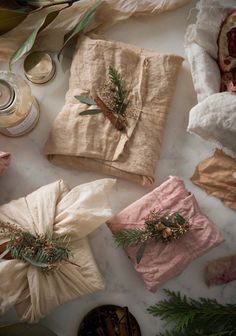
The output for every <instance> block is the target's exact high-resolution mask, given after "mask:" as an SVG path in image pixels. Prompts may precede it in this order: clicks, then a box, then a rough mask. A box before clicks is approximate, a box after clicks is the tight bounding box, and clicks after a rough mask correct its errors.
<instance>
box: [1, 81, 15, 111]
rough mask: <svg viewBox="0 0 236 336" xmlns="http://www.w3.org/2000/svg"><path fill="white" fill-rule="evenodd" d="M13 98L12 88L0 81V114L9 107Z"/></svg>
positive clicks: (5, 82)
mask: <svg viewBox="0 0 236 336" xmlns="http://www.w3.org/2000/svg"><path fill="white" fill-rule="evenodd" d="M14 96H15V91H14V89H13V88H12V86H11V85H10V84H9V83H8V82H7V81H5V80H3V79H0V112H1V110H5V109H6V108H7V107H9V106H10V105H11V104H12V102H13V100H14Z"/></svg>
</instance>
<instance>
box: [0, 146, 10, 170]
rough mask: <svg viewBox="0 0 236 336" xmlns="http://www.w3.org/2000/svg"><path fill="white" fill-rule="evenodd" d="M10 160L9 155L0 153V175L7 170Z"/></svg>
mask: <svg viewBox="0 0 236 336" xmlns="http://www.w3.org/2000/svg"><path fill="white" fill-rule="evenodd" d="M10 160H11V154H10V153H5V152H2V151H0V175H2V174H3V173H4V171H5V170H6V169H7V168H8V166H9V164H10Z"/></svg>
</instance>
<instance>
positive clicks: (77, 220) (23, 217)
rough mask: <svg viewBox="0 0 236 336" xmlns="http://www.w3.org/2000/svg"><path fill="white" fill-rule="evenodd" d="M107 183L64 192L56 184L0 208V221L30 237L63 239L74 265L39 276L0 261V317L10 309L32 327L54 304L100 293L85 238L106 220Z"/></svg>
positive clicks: (29, 267)
mask: <svg viewBox="0 0 236 336" xmlns="http://www.w3.org/2000/svg"><path fill="white" fill-rule="evenodd" d="M113 184H114V180H112V179H104V180H98V181H94V182H91V183H86V184H83V185H80V186H77V187H75V188H73V189H72V190H70V189H69V188H68V186H67V185H66V184H65V183H64V182H63V181H62V180H60V181H57V182H54V183H51V184H49V185H46V186H44V187H42V188H40V189H38V190H36V191H35V192H33V193H31V194H29V195H28V196H26V197H22V198H20V199H18V200H14V201H11V202H10V203H8V204H5V205H3V206H1V207H0V220H1V221H2V222H8V223H17V225H18V226H20V227H21V228H22V229H23V230H25V231H30V232H31V233H32V234H34V235H37V234H38V235H43V234H46V233H47V234H50V235H53V236H54V237H62V238H63V237H66V238H68V239H69V242H70V246H71V250H72V253H73V259H72V260H73V262H75V263H76V264H77V265H79V267H78V266H76V265H74V264H71V263H63V264H62V265H60V267H59V268H58V269H55V270H53V271H50V272H48V273H43V272H42V271H41V270H40V269H39V268H37V267H35V266H32V265H31V264H28V263H25V262H23V261H20V260H18V259H12V260H4V261H2V262H0V279H1V281H0V312H1V313H4V312H6V311H7V310H8V309H9V308H11V307H12V306H15V309H16V311H17V313H18V315H19V317H20V318H21V320H25V321H29V322H36V321H38V320H39V319H40V318H41V317H43V316H44V315H46V314H48V313H49V312H50V311H51V310H52V309H54V308H55V307H56V306H58V305H59V304H62V303H64V302H66V301H68V300H72V299H75V298H78V297H80V296H82V295H85V294H89V293H92V292H94V291H97V290H101V289H103V288H104V281H103V278H102V276H101V274H100V272H99V270H98V267H97V265H96V262H95V260H94V257H93V254H92V251H91V249H90V246H89V243H88V239H87V236H88V235H89V234H90V233H91V232H92V231H93V230H95V229H96V228H97V227H99V226H100V225H101V224H103V223H104V222H105V220H107V219H108V218H109V217H110V216H111V209H110V207H109V205H108V202H107V194H108V193H109V191H110V189H111V187H112V186H113ZM5 242H6V239H5V240H1V241H0V245H1V244H3V243H5ZM10 279H14V281H9V280H10Z"/></svg>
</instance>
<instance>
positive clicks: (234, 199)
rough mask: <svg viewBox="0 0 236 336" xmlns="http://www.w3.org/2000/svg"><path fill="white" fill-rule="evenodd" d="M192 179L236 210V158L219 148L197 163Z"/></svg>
mask: <svg viewBox="0 0 236 336" xmlns="http://www.w3.org/2000/svg"><path fill="white" fill-rule="evenodd" d="M191 180H192V181H193V183H195V184H196V185H197V186H199V187H200V188H202V189H204V190H205V191H206V192H207V193H208V194H209V195H212V196H215V197H218V198H219V199H220V200H221V201H222V202H224V203H225V204H226V205H227V206H229V207H230V208H232V209H234V210H236V160H235V159H233V158H232V157H231V156H229V155H227V154H225V153H224V152H223V151H222V150H219V149H217V150H216V151H215V153H214V154H213V155H212V156H210V157H209V158H207V159H206V160H203V161H202V162H200V163H199V164H198V165H197V167H196V169H195V172H194V174H193V176H192V177H191Z"/></svg>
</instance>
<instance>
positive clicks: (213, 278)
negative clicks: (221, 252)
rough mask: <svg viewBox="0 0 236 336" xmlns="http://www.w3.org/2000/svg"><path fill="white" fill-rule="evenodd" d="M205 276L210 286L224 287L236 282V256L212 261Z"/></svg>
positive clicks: (206, 269)
mask: <svg viewBox="0 0 236 336" xmlns="http://www.w3.org/2000/svg"><path fill="white" fill-rule="evenodd" d="M204 275H205V282H206V284H207V285H208V286H216V285H224V284H227V283H228V282H231V281H234V280H236V255H235V254H233V255H231V256H226V257H221V258H218V259H215V260H212V261H210V262H209V263H208V264H207V266H206V268H205V274H204Z"/></svg>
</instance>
